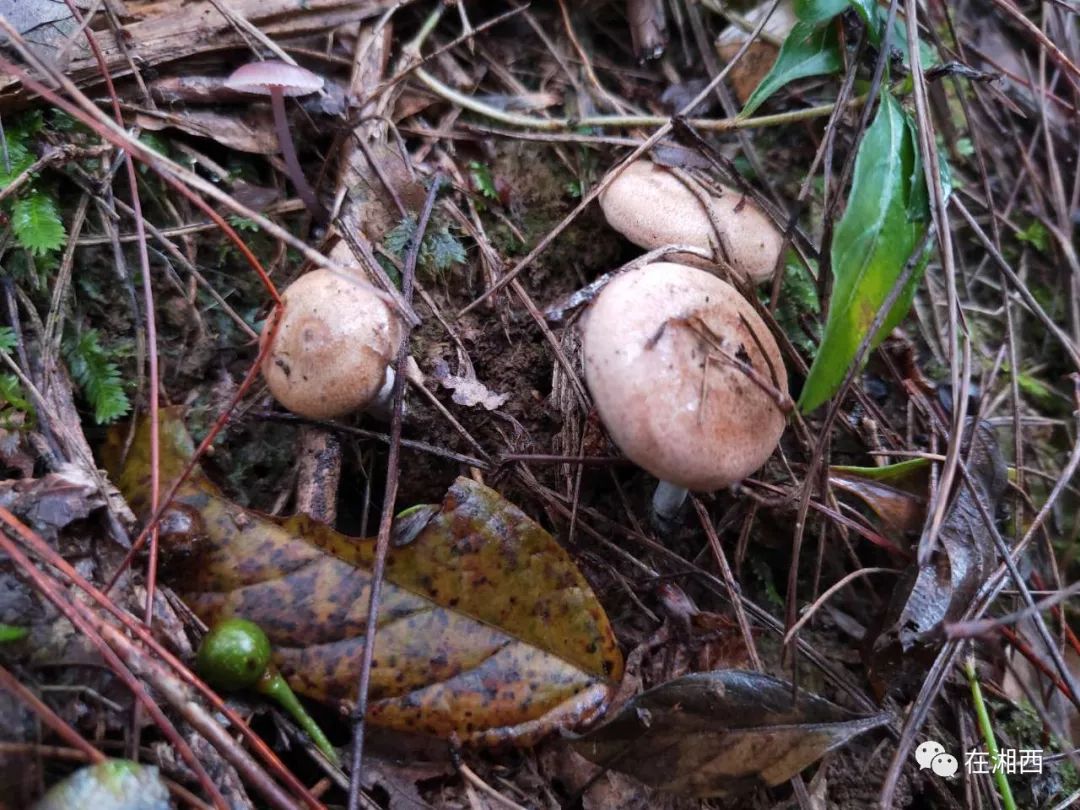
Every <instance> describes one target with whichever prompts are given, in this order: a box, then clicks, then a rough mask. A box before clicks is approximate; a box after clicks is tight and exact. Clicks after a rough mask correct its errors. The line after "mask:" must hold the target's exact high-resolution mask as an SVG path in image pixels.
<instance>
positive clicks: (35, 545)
mask: <svg viewBox="0 0 1080 810" xmlns="http://www.w3.org/2000/svg"><path fill="white" fill-rule="evenodd" d="M0 522H2V523H5V524H6V525H7V526H8V528H9V529H11V530H12V531H13V532H15V533H16V534H17V535H18V536H19V537H20V538H21V539H22V541H23V543H25V544H26V546H27V547H29V548H30V549H32V550H33V551H34V553H35V554H36V555H37V556H38V557H39V558H40V559H41V560H42V561H43V562H44V563H46V564H47V565H49V566H52V567H53V568H55V569H56V570H57V571H59V572H60V573H62V574H63V575H64V576H65V577H67V578H68V580H70V582H71V583H72V584H74V585H75V586H76V587H78V588H80V589H81V590H82V591H83V592H84V593H85V594H86V595H87V596H89V597H90V598H91V599H92V600H93V601H94V602H96V603H97V604H98V605H99V606H101V607H102V608H104V609H105V610H106V611H108V612H109V613H110V614H111V615H112V616H114V617H115V618H116V619H117V621H119V622H120V624H122V625H123V626H124V628H125V629H126V630H128V631H129V632H131V633H132V635H134V636H136V637H137V638H138V639H139V640H140V641H142V642H143V643H144V644H145V645H146V646H147V648H148V649H149V650H150V651H151V652H153V653H154V654H155V655H157V656H159V657H160V658H161V659H162V660H163V661H164V662H165V663H166V664H168V665H169V666H170V667H172V668H173V669H174V670H175V671H176V673H177V675H179V676H180V678H181V680H183V681H185V682H187V683H188V684H190V685H191V686H193V687H194V688H195V689H196V690H197V691H198V692H199V693H200V694H201V695H203V697H205V698H206V699H207V700H208V701H209V702H210V705H211V706H213V707H214V710H215V711H218V712H221V713H222V714H223V715H224V716H225V718H226V719H227V720H228V721H229V723H230V724H231V725H232V727H233V728H235V729H237V730H238V731H239V732H240V733H241V734H242V735H243V737H244V738H245V739H246V740H247V742H248V744H249V745H251V746H252V748H254V749H255V751H256V752H257V753H258V754H259V756H261V757H262V758H263V760H264V761H265V762H266V764H267V765H268V766H269V767H270V768H271V770H273V771H274V772H275V773H277V774H278V775H279V776H280V777H281V779H282V781H284V782H285V783H286V784H287V785H288V786H289V787H290V788H291V789H292V790H293V791H294V792H295V793H296V795H297V796H299V797H300V798H301V799H302V800H303V802H304V803H305V804H306V805H307V806H308V807H311V808H313V810H320V808H322V807H323V805H322V804H320V803H319V801H318V800H317V799H315V797H314V796H312V795H311V793H310V792H309V791H308V790H307V788H306V787H305V786H304V784H303V783H302V782H300V780H299V779H297V778H296V776H295V775H294V774H293V773H292V772H291V771H290V770H289V769H287V768H286V767H285V766H284V765H283V764H282V762H281V760H279V759H278V758H277V755H276V754H274V752H273V751H271V750H270V748H269V746H267V745H266V743H265V742H264V741H263V739H262V738H261V737H259V736H258V735H257V734H256V733H255V732H254V731H252V730H251V728H250V727H249V726H248V725H247V723H245V722H244V721H243V720H242V719H241V718H240V716H239V715H238V714H237V713H236V712H235V711H233V710H232V709H230V708H229V707H228V705H226V703H225V702H224V701H223V700H222V699H221V697H219V696H218V694H217V693H216V692H215V691H214V690H213V689H211V688H210V687H209V686H207V685H206V684H205V683H203V681H202V680H200V679H199V678H197V677H196V676H195V675H194V674H193V673H192V672H191V670H189V669H188V668H187V667H186V666H184V664H183V663H182V662H181V661H180V659H178V658H177V657H176V656H175V655H173V654H172V653H171V652H170V651H169V650H168V649H166V648H165V647H164V646H162V645H161V643H160V642H158V640H157V639H156V638H155V637H154V635H153V633H152V632H151V631H150V630H149V629H147V627H146V626H145V625H143V624H142V623H141V622H138V621H136V620H134V619H133V618H132V617H131V616H130V615H129V614H128V613H126V612H125V611H123V610H121V609H120V608H118V607H117V606H116V605H115V604H114V603H113V601H112V600H111V599H109V597H108V596H106V595H105V594H104V593H103V592H102V591H100V590H98V589H97V588H95V587H94V586H93V585H91V584H90V583H89V582H88V581H87V580H86V579H85V578H84V577H83V576H82V575H81V574H79V572H78V571H76V570H75V569H74V568H73V567H72V565H71V564H70V563H69V562H68V561H67V560H65V559H64V558H63V557H61V556H60V555H59V554H58V553H57V552H56V551H54V550H53V548H52V547H51V546H50V545H49V544H48V543H46V542H45V540H43V539H42V538H41V536H40V535H38V534H37V533H36V532H34V531H33V530H32V529H30V528H29V527H28V526H27V525H26V524H25V523H23V522H22V521H21V520H19V519H18V518H17V517H15V516H14V515H13V514H12V513H11V512H9V511H8V510H7V509H5V508H4V507H2V506H0ZM5 541H7V542H10V541H8V538H7V536H6V535H4V534H3V533H2V532H0V548H3V549H6V548H8V546H7V544H6V543H5ZM15 548H16V549H17V547H15ZM23 559H25V557H23ZM35 570H36V569H35Z"/></svg>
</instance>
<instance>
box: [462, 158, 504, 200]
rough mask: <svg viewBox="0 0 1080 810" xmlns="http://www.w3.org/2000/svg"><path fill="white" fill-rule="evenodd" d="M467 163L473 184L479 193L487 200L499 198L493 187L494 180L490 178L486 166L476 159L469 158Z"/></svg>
mask: <svg viewBox="0 0 1080 810" xmlns="http://www.w3.org/2000/svg"><path fill="white" fill-rule="evenodd" d="M468 165H469V174H470V175H471V177H472V181H473V184H474V185H475V186H476V188H477V189H478V190H479V191H480V194H481V195H483V196H484V197H487V198H488V199H489V200H497V199H499V192H498V191H497V190H496V189H495V181H494V180H493V179H492V178H491V171H490V170H489V169H488V167H487V166H485V165H484V164H483V163H480V162H479V161H476V160H470V161H469V164H468Z"/></svg>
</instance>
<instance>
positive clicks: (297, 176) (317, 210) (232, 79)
mask: <svg viewBox="0 0 1080 810" xmlns="http://www.w3.org/2000/svg"><path fill="white" fill-rule="evenodd" d="M225 86H226V87H228V88H229V89H230V90H235V91H236V92H238V93H250V94H252V95H257V96H270V108H271V109H272V110H273V112H274V129H275V131H276V132H277V138H278V144H279V145H280V146H281V156H282V157H283V158H285V169H286V172H287V173H288V175H289V180H291V181H292V184H293V187H294V188H295V189H296V193H297V194H299V195H300V199H301V200H303V201H304V205H305V206H307V209H308V211H310V212H311V215H312V216H313V217H315V219H317V220H319V221H320V222H323V221H325V220H326V209H324V208H323V206H322V203H320V202H319V198H318V197H316V196H315V191H314V190H313V189H312V188H311V185H310V184H309V183H308V181H307V178H306V177H305V176H304V171H303V169H301V168H300V161H299V159H298V158H297V157H296V145H295V144H294V143H293V139H292V135H291V134H290V132H289V120H288V118H287V117H286V116H285V97H286V96H306V95H308V94H310V93H314V92H317V91H319V90H322V87H323V80H322V77H321V76H318V75H316V74H314V73H312V72H311V71H310V70H308V69H307V68H302V67H300V66H298V65H290V64H289V63H288V62H279V61H277V60H274V59H267V60H266V61H263V62H251V63H250V64H247V65H243V66H242V67H238V68H237V69H236V70H234V71H233V72H232V74H231V75H230V76H229V78H227V79H226V80H225Z"/></svg>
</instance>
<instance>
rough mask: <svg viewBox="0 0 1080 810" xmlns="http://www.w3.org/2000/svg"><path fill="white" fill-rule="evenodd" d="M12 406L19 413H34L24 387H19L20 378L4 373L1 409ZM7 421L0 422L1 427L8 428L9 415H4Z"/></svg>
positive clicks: (0, 392)
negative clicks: (24, 392) (24, 393)
mask: <svg viewBox="0 0 1080 810" xmlns="http://www.w3.org/2000/svg"><path fill="white" fill-rule="evenodd" d="M9 405H10V406H11V407H12V408H14V409H15V410H17V411H21V412H22V413H32V412H33V406H32V405H31V404H30V403H29V402H28V401H27V399H26V397H25V396H24V395H23V390H22V386H21V385H19V378H18V377H16V376H15V375H14V374H8V373H6V372H5V373H3V374H0V409H2V408H5V407H7V406H9ZM4 416H5V419H4V420H2V421H0V426H2V427H7V426H8V425H7V424H6V423H7V422H8V421H9V420H8V419H7V417H8V416H10V415H9V414H4Z"/></svg>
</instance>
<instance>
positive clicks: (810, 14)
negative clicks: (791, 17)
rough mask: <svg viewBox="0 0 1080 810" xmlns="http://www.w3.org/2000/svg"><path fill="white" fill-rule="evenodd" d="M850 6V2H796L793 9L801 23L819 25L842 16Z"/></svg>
mask: <svg viewBox="0 0 1080 810" xmlns="http://www.w3.org/2000/svg"><path fill="white" fill-rule="evenodd" d="M850 5H851V3H850V2H849V0H795V2H794V4H793V5H792V8H793V9H794V10H795V16H796V17H798V18H799V21H800V22H805V23H811V24H813V25H817V24H818V23H823V22H826V21H827V20H831V19H832V18H833V17H835V16H836V15H838V14H842V13H843V12H844V11H846V10H847V9H848V7H850Z"/></svg>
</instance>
